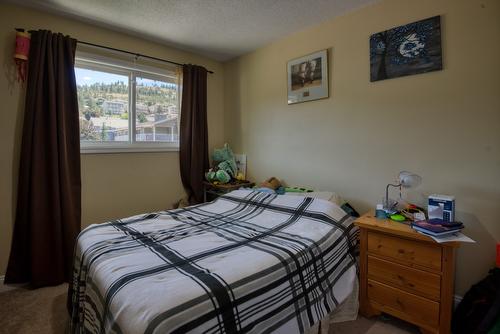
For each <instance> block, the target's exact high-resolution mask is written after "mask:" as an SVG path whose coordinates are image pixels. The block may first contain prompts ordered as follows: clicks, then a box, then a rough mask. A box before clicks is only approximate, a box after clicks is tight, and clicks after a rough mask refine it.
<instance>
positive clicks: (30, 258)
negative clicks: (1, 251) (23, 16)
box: [5, 30, 81, 287]
mask: <svg viewBox="0 0 500 334" xmlns="http://www.w3.org/2000/svg"><path fill="white" fill-rule="evenodd" d="M75 49H76V40H75V39H72V38H70V37H68V36H63V35H62V34H56V33H52V32H50V31H46V30H39V31H35V32H32V35H31V49H30V56H29V66H28V68H29V70H28V71H29V72H28V83H27V91H26V102H25V114H24V125H23V137H22V147H21V160H20V166H19V181H18V197H17V211H16V221H15V225H14V235H13V239H12V247H11V252H10V258H9V264H8V267H7V274H6V277H5V282H6V283H24V282H29V283H31V284H32V286H34V287H40V286H46V285H56V284H60V283H62V282H64V281H68V280H69V279H70V274H71V267H72V257H73V248H74V243H75V239H76V236H77V234H78V232H79V230H80V216H81V199H80V196H81V181H80V138H79V137H80V135H79V120H78V99H77V93H76V82H75V73H74V59H75Z"/></svg>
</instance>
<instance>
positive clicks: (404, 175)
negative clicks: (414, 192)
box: [384, 171, 422, 213]
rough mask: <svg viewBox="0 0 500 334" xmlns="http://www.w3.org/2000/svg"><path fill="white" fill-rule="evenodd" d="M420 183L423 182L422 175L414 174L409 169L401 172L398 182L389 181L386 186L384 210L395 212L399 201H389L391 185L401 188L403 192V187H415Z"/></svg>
mask: <svg viewBox="0 0 500 334" xmlns="http://www.w3.org/2000/svg"><path fill="white" fill-rule="evenodd" d="M420 183H422V177H420V176H419V175H417V174H413V173H411V172H408V171H401V172H399V176H398V183H397V184H391V183H389V184H388V185H387V187H385V202H384V211H385V212H387V213H393V212H394V207H395V206H396V204H397V202H394V203H389V187H395V188H399V191H400V192H401V188H414V187H417V186H418V185H419V184H420Z"/></svg>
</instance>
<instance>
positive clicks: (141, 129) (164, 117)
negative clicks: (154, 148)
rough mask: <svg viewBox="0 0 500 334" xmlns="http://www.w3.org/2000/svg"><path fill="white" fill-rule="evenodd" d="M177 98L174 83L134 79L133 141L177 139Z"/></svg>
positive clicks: (140, 78) (142, 78) (169, 140)
mask: <svg viewBox="0 0 500 334" xmlns="http://www.w3.org/2000/svg"><path fill="white" fill-rule="evenodd" d="M177 98H178V97H177V85H176V84H174V83H171V82H166V81H161V80H153V79H149V78H144V77H137V78H136V107H135V108H136V109H135V110H136V137H135V138H136V141H141V142H153V141H156V142H177V141H178V140H179V135H178V133H179V130H178V125H177V123H178V115H179V114H178V110H177V106H178V103H177Z"/></svg>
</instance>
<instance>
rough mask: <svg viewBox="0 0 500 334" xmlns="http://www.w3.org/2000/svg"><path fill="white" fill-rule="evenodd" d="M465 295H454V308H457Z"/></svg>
mask: <svg viewBox="0 0 500 334" xmlns="http://www.w3.org/2000/svg"><path fill="white" fill-rule="evenodd" d="M463 298H464V297H462V296H459V295H455V296H453V309H456V308H457V306H458V304H460V302H461V301H462V299H463Z"/></svg>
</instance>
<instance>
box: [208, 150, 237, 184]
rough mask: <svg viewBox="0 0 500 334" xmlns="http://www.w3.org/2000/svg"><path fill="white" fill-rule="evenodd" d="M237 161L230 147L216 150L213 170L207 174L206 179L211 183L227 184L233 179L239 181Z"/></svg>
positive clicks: (213, 157)
mask: <svg viewBox="0 0 500 334" xmlns="http://www.w3.org/2000/svg"><path fill="white" fill-rule="evenodd" d="M237 170H238V169H237V167H236V160H235V159H234V154H233V151H232V150H231V148H230V147H229V145H228V144H227V143H226V144H224V147H223V148H219V149H215V150H214V153H213V154H212V168H210V169H209V171H208V172H206V173H205V178H206V179H207V181H208V182H211V183H220V184H225V183H228V182H229V181H231V179H239V178H238V174H237Z"/></svg>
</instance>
